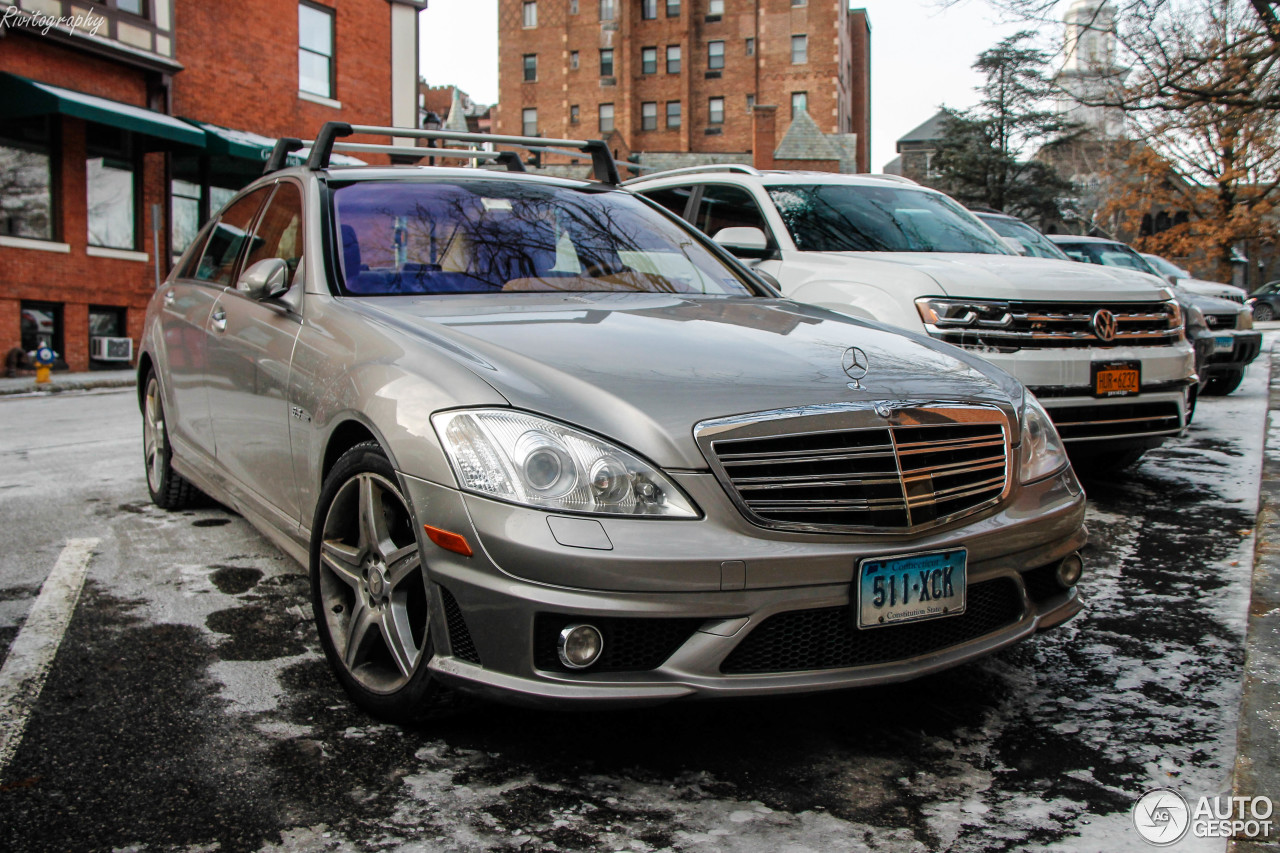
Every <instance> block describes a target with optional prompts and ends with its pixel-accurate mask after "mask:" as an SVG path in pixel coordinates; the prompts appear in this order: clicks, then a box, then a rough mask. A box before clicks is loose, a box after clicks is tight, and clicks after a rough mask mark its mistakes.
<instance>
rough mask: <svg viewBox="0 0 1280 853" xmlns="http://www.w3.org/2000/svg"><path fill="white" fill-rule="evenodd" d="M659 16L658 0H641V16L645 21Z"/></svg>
mask: <svg viewBox="0 0 1280 853" xmlns="http://www.w3.org/2000/svg"><path fill="white" fill-rule="evenodd" d="M657 17H658V0H641V2H640V18H641V19H642V20H645V21H652V20H654V19H655V18H657Z"/></svg>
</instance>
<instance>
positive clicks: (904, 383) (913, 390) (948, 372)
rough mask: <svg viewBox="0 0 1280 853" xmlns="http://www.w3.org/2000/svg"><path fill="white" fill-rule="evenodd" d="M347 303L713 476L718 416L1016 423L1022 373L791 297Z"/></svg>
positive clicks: (523, 404)
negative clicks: (937, 411)
mask: <svg viewBox="0 0 1280 853" xmlns="http://www.w3.org/2000/svg"><path fill="white" fill-rule="evenodd" d="M350 302H351V305H352V308H353V310H357V311H361V312H364V313H366V314H367V315H368V316H369V318H370V319H373V320H376V321H380V322H381V323H383V324H385V325H387V326H389V327H392V328H394V329H396V330H399V332H400V333H402V334H405V335H408V336H411V337H413V338H415V339H416V340H417V341H419V342H420V344H422V345H425V346H430V347H432V348H433V349H434V350H435V351H436V352H437V354H438V355H443V356H446V357H449V358H452V359H455V360H457V361H459V362H460V363H462V364H464V365H465V366H467V367H468V368H469V369H470V370H472V371H473V372H474V373H475V374H476V375H477V376H479V377H481V378H482V379H483V380H485V381H486V382H487V383H488V384H489V385H491V386H492V387H493V388H494V389H495V390H497V391H498V392H499V393H500V394H502V395H503V396H504V397H505V398H506V399H507V400H508V401H509V402H510V403H511V405H512V406H515V407H517V408H521V409H526V410H529V411H533V412H538V413H541V414H544V415H547V416H550V417H554V418H557V419H559V420H562V421H566V422H568V423H571V424H574V425H576V426H579V427H584V428H586V429H588V430H591V431H594V432H597V433H599V434H601V435H604V436H606V437H609V438H612V439H614V440H616V441H620V442H622V443H623V444H625V445H627V446H629V447H630V448H632V449H633V450H636V451H638V452H640V453H642V454H644V455H646V456H648V457H649V458H650V459H651V460H652V461H654V462H656V463H657V464H659V465H662V466H665V467H671V468H686V469H704V468H706V462H705V460H704V459H703V457H702V454H701V452H700V451H699V450H698V448H697V445H696V443H695V442H694V439H693V426H694V425H695V424H696V423H698V422H700V421H703V420H707V419H711V418H719V417H726V416H730V415H738V414H747V413H752V412H759V411H767V410H771V409H779V408H789V407H795V406H810V405H815V404H822V403H832V402H870V401H875V400H892V401H901V400H921V401H930V400H939V401H973V402H987V403H994V404H996V405H999V406H1000V407H1001V408H1003V409H1005V411H1006V412H1007V413H1008V414H1010V415H1011V416H1012V415H1013V414H1014V413H1015V412H1016V409H1017V407H1019V406H1020V405H1021V401H1022V388H1021V385H1020V384H1019V383H1018V382H1017V380H1016V379H1013V378H1012V377H1011V376H1009V375H1008V374H1006V373H1004V372H1003V371H1001V370H1000V369H998V368H996V367H993V366H991V365H989V364H987V363H986V362H984V361H981V360H980V359H977V358H975V357H973V356H970V355H968V354H967V353H965V352H963V351H961V350H958V349H955V348H953V347H950V346H947V345H945V344H941V343H938V342H936V341H932V340H930V339H929V338H926V337H923V336H920V335H908V334H904V333H902V332H899V331H895V330H891V329H888V328H885V327H881V326H876V325H872V324H869V323H865V322H862V321H858V320H854V319H851V318H849V317H844V316H842V315H839V314H834V313H831V312H828V311H825V310H823V309H821V308H814V307H812V306H807V305H802V304H799V303H795V302H790V301H787V300H781V299H764V298H757V297H683V296H673V295H669V294H541V293H534V294H501V295H499V294H489V295H482V296H464V295H449V296H400V297H380V298H378V299H376V300H374V299H356V300H350ZM855 346H856V347H858V348H860V349H862V350H863V351H864V352H865V354H866V357H867V360H868V362H869V364H868V367H869V371H868V373H867V375H866V376H865V377H864V378H863V379H862V380H861V386H862V388H861V390H854V389H851V388H850V387H849V383H850V377H849V376H847V375H846V374H845V372H844V370H843V367H842V359H843V357H844V353H845V351H846V350H847V349H848V348H849V347H855ZM457 402H458V405H459V406H465V405H467V404H468V403H469V402H471V401H469V400H465V399H459V400H458V401H457Z"/></svg>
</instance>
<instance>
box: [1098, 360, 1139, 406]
mask: <svg viewBox="0 0 1280 853" xmlns="http://www.w3.org/2000/svg"><path fill="white" fill-rule="evenodd" d="M1141 387H1142V364H1141V362H1137V361H1117V362H1110V363H1106V364H1094V365H1093V394H1094V396H1095V397H1128V396H1130V395H1132V394H1137V393H1138V391H1139V390H1140V389H1141Z"/></svg>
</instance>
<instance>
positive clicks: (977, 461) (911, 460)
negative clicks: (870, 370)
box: [699, 404, 1009, 531]
mask: <svg viewBox="0 0 1280 853" xmlns="http://www.w3.org/2000/svg"><path fill="white" fill-rule="evenodd" d="M881 405H882V407H883V404H881ZM793 411H794V410H792V411H791V412H783V413H770V414H776V415H779V417H776V418H764V417H758V416H757V417H758V419H756V420H754V421H749V422H748V423H749V426H746V427H743V421H742V420H740V419H739V420H737V421H736V422H735V421H734V419H730V420H728V421H726V422H713V423H711V424H703V425H701V427H700V433H699V440H700V442H702V443H703V446H704V449H706V450H709V451H710V452H709V453H708V458H709V459H710V460H711V461H712V462H713V465H714V466H715V467H716V469H717V474H719V475H720V478H721V480H722V482H723V483H724V484H725V486H726V487H727V489H728V490H729V492H730V494H731V495H732V496H733V497H734V498H735V501H736V502H737V504H738V506H739V508H740V509H741V510H742V511H743V512H744V514H745V515H746V516H747V517H748V518H749V519H751V520H752V521H753V522H755V523H757V524H760V525H762V526H765V527H777V528H783V529H801V530H809V531H833V530H835V531H838V530H886V531H888V530H903V529H909V528H919V527H922V526H929V525H933V524H940V523H942V522H944V521H949V520H952V519H954V518H958V517H960V516H964V515H969V514H971V513H974V512H977V511H979V510H981V509H982V508H984V507H987V506H990V505H992V504H994V503H995V502H997V501H998V500H999V499H1000V498H1001V497H1002V496H1003V495H1004V493H1005V489H1006V487H1007V484H1008V478H1009V458H1008V457H1009V452H1008V448H1009V430H1008V428H1007V421H1006V419H1005V416H1004V414H1003V413H1002V412H1001V411H1000V410H999V409H997V408H995V407H986V406H963V405H955V406H946V405H937V406H928V407H921V408H898V409H893V410H889V409H885V411H891V414H890V417H889V418H883V417H880V416H878V415H876V414H875V412H874V410H870V411H868V410H867V409H865V408H857V407H852V406H851V407H849V410H848V412H847V413H846V415H845V417H844V418H843V419H842V418H840V417H839V416H838V415H835V414H832V413H828V412H826V411H823V412H821V413H819V414H817V415H812V416H805V415H804V414H800V415H798V416H796V415H793V414H792V412H793ZM789 415H790V416H789ZM841 420H843V421H844V422H845V424H847V426H844V427H841V426H840V423H839V422H840V421H841ZM853 422H857V423H853ZM735 426H736V427H737V428H735ZM725 427H727V428H725Z"/></svg>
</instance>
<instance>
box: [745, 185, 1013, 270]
mask: <svg viewBox="0 0 1280 853" xmlns="http://www.w3.org/2000/svg"><path fill="white" fill-rule="evenodd" d="M769 197H770V198H772V199H773V203H774V205H775V206H776V207H777V208H778V213H780V214H781V215H782V221H783V222H785V223H786V226H787V230H788V231H790V232H791V239H792V240H794V241H795V244H796V248H797V249H799V250H800V251H802V252H976V253H980V254H986V255H1009V254H1012V253H1013V250H1012V249H1009V248H1007V247H1006V246H1005V245H1004V244H1003V243H1001V242H1000V241H999V240H997V239H996V238H995V237H994V236H993V235H992V234H991V232H990V231H988V230H987V229H986V228H983V227H982V225H981V224H980V223H978V222H977V221H976V220H975V219H974V218H973V215H972V214H971V213H969V212H968V211H967V210H965V209H964V208H963V207H961V206H960V205H958V204H956V203H955V202H954V201H952V200H951V199H949V198H947V197H946V196H944V195H940V194H938V193H931V192H922V191H920V190H913V189H908V188H902V189H899V188H896V187H871V186H855V185H850V184H810V185H789V186H783V187H770V188H769Z"/></svg>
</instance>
